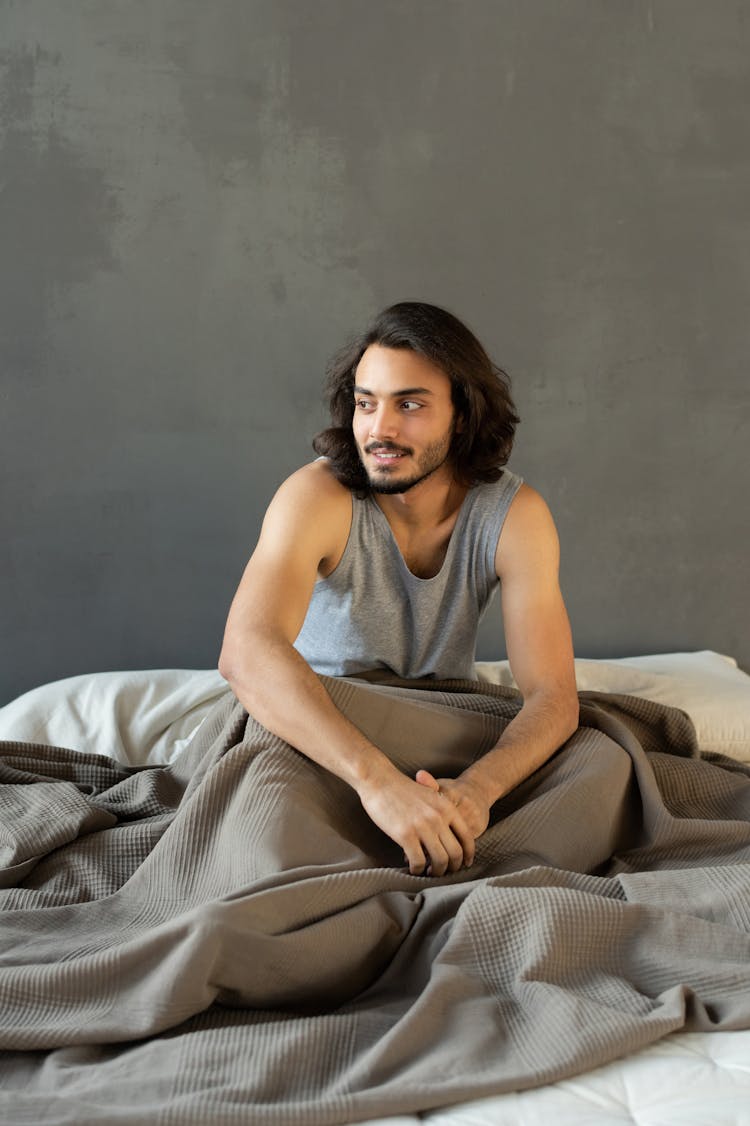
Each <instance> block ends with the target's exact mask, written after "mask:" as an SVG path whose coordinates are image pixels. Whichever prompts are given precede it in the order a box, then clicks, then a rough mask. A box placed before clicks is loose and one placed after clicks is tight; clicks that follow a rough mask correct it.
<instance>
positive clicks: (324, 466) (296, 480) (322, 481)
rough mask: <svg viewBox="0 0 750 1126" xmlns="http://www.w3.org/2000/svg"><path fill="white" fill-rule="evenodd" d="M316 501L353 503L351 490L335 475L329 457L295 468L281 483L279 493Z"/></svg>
mask: <svg viewBox="0 0 750 1126" xmlns="http://www.w3.org/2000/svg"><path fill="white" fill-rule="evenodd" d="M281 493H284V494H286V495H288V496H289V497H290V498H297V497H299V498H302V499H305V500H310V501H316V502H317V503H318V504H321V505H328V504H333V505H336V504H338V505H344V504H351V497H352V494H351V490H350V489H348V488H347V487H346V485H342V484H341V482H340V481H339V480H337V478H336V477H335V476H334V473H333V470H332V469H331V465H330V462H329V461H328V458H324V457H320V458H317V459H316V460H315V461H311V462H308V464H307V465H303V466H301V468H300V469H297V470H295V472H294V473H292V474H291V476H289V477H287V479H286V481H284V483H283V484H282V485H281V488H280V489H279V493H278V494H277V495H279V494H281Z"/></svg>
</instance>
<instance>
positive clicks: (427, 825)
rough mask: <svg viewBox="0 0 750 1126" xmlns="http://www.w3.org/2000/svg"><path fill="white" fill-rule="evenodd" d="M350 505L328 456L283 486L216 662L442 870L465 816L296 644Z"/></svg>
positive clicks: (458, 845)
mask: <svg viewBox="0 0 750 1126" xmlns="http://www.w3.org/2000/svg"><path fill="white" fill-rule="evenodd" d="M350 513H351V494H350V493H349V491H348V490H346V489H344V488H343V486H341V485H340V484H339V483H338V482H337V481H336V480H335V479H334V478H333V477H332V476H331V474H330V471H329V470H328V468H327V467H326V465H325V463H322V462H316V463H313V464H312V465H309V466H305V467H304V468H303V469H301V470H299V471H298V472H297V473H295V474H294V475H293V476H292V477H290V478H289V479H288V480H287V481H286V482H285V483H284V484H283V485H282V486H281V488H280V489H279V491H278V493H277V494H276V496H275V497H274V499H273V501H272V502H271V505H270V506H269V508H268V511H267V513H266V517H265V520H264V522H263V528H262V530H261V535H260V539H259V541H258V545H257V547H256V549H255V551H254V552H253V555H252V557H251V559H250V561H249V563H248V565H247V567H246V569H245V573H244V575H243V577H242V581H241V582H240V585H239V588H238V590H237V593H236V595H235V597H234V600H233V602H232V606H231V609H230V612H229V618H228V620H227V626H226V631H225V635H224V644H223V646H222V651H221V656H220V658H219V670H220V672H221V674H222V676H223V677H224V678H225V679H226V680H227V681H228V683H229V685H230V687H231V688H232V690H233V692H234V693H235V695H236V696H237V698H238V700H239V701H240V702H241V703H242V704H243V705H244V707H245V708H246V709H247V711H248V712H249V713H250V714H251V715H253V716H254V717H255V718H256V719H257V720H258V721H259V722H260V723H262V724H263V726H264V727H267V728H268V730H269V731H272V732H273V733H274V734H275V735H278V736H280V738H282V739H284V740H285V741H286V742H288V743H290V744H291V745H292V746H293V747H295V748H296V749H297V750H299V751H300V752H301V753H302V754H304V755H306V756H307V757H308V758H311V759H313V760H314V761H315V762H317V763H319V764H320V765H321V766H323V767H325V768H326V769H327V770H330V771H332V772H333V773H334V774H336V775H337V776H338V777H339V778H342V779H343V780H344V781H345V782H347V783H348V784H349V785H350V786H352V787H353V788H354V789H355V790H356V791H357V793H358V794H359V797H360V800H361V802H362V805H363V807H364V809H365V810H366V812H367V813H368V815H369V816H370V818H371V819H372V820H373V821H374V822H375V824H377V825H378V826H379V827H380V828H381V829H382V830H383V831H384V832H385V833H386V834H387V835H388V836H389V837H391V839H392V840H394V841H396V842H397V843H398V844H399V845H400V846H401V847H402V848H403V850H404V854H405V856H406V858H407V860H408V863H409V867H410V869H411V871H412V872H415V873H417V872H422V871H423V870H424V869H425V866H427V865H429V866H430V868H431V870H432V872H433V874H435V875H442V874H443V873H444V872H445V871H446V870H447V869H450V870H451V871H455V870H456V869H457V868H459V867H460V866H461V864H463V863H466V864H470V863H471V861H472V860H473V854H474V839H473V836H472V834H471V832H470V831H469V829H468V827H467V825H466V823H465V821H464V820H463V818H462V817H461V815H460V814H459V813H458V811H457V810H456V808H455V807H454V806H453V804H452V803H451V802H450V801H448V800H447V799H446V798H445V797H443V796H442V795H440V794H437V793H435V792H433V791H431V790H429V789H427V788H426V787H424V786H420V785H419V784H418V783H417V782H416V781H412V780H411V779H409V778H407V776H406V775H404V774H402V773H401V771H399V770H398V769H397V768H396V767H395V766H394V765H393V763H391V761H390V760H389V759H388V758H387V756H386V755H384V754H383V753H382V751H380V750H379V749H378V748H377V747H376V746H375V745H374V744H373V743H371V742H370V741H369V740H368V739H367V738H366V737H365V736H364V735H363V733H362V732H361V731H359V729H358V728H356V727H355V726H354V725H353V724H352V723H350V721H349V720H348V719H346V717H345V716H344V715H342V713H341V712H340V711H339V710H338V708H337V707H336V706H335V705H334V703H333V701H332V700H331V698H330V696H329V695H328V693H327V692H326V690H325V688H324V686H323V684H322V682H321V681H320V679H319V678H318V677H317V675H316V674H315V673H314V672H313V670H312V669H311V668H310V666H309V665H308V664H307V662H306V661H305V660H304V658H303V657H302V656H301V654H300V653H299V652H298V651H297V650H296V649H295V648H294V641H295V640H296V637H297V634H298V633H299V631H300V629H301V628H302V623H303V622H304V619H305V615H306V613H307V609H308V606H309V604H310V599H311V597H312V591H313V586H314V584H315V581H316V579H317V577H318V572H319V569H320V567H321V565H322V564H323V563H324V561H325V560H326V559H328V558H330V557H332V556H337V555H338V554H339V553H340V550H341V549H342V547H343V543H345V542H346V535H347V533H348V528H349V521H350ZM342 528H343V529H344V531H343V540H342ZM339 545H341V546H339Z"/></svg>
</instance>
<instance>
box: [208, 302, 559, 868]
mask: <svg viewBox="0 0 750 1126" xmlns="http://www.w3.org/2000/svg"><path fill="white" fill-rule="evenodd" d="M329 392H330V405H331V412H332V420H333V422H334V426H333V427H332V428H331V429H329V430H327V431H324V432H323V433H322V434H320V435H318V437H317V438H316V440H315V442H314V443H313V444H314V448H315V449H316V452H318V453H320V454H323V455H325V456H324V457H322V458H319V460H317V461H315V462H313V463H312V464H309V465H306V466H304V467H303V468H302V469H300V470H298V471H297V472H296V473H294V474H293V475H292V476H291V477H290V478H289V479H288V480H287V481H285V482H284V484H283V485H282V486H281V488H280V489H279V491H278V492H277V494H276V496H275V497H274V499H273V501H272V502H271V504H270V506H269V508H268V511H267V513H266V516H265V519H264V522H263V527H262V531H261V535H260V539H259V541H258V545H257V547H256V549H255V551H254V553H253V555H252V558H251V559H250V561H249V563H248V565H247V568H246V570H245V573H244V575H243V578H242V581H241V583H240V586H239V589H238V591H237V594H236V596H235V598H234V601H233V603H232V607H231V610H230V613H229V619H228V622H227V628H226V633H225V638H224V645H223V648H222V653H221V657H220V661H219V668H220V671H221V673H222V675H223V676H224V677H225V678H226V680H227V681H228V682H229V684H230V686H231V687H232V689H233V691H234V693H235V695H236V696H237V698H238V699H239V700H240V701H241V702H242V704H243V705H244V706H245V707H246V708H247V710H248V711H249V712H250V713H251V714H252V715H253V716H254V717H255V718H256V719H257V720H258V721H259V722H260V723H262V724H263V725H264V726H265V727H267V728H268V729H269V730H270V731H272V732H274V733H275V734H276V735H278V736H280V737H281V738H283V739H284V740H286V741H287V742H288V743H290V744H291V745H292V746H294V747H295V748H297V749H298V750H299V751H300V752H301V753H302V754H304V755H306V756H308V757H309V758H311V759H313V760H314V761H315V762H317V763H319V764H320V765H321V766H323V767H325V768H326V769H327V770H330V771H332V772H333V773H334V774H336V775H338V776H339V777H340V778H342V779H344V780H345V781H346V782H347V783H349V784H350V785H351V786H352V787H354V789H355V790H356V791H357V793H358V795H359V798H360V801H361V803H362V806H363V807H364V809H365V811H366V812H367V814H368V815H369V817H370V818H371V819H372V821H374V822H375V824H376V825H378V826H379V828H380V829H382V830H383V832H385V833H386V834H387V835H388V836H389V837H390V838H391V839H392V840H393V841H395V842H397V844H399V845H400V846H401V848H402V849H403V851H404V856H405V860H406V861H407V862H408V865H409V868H410V871H411V872H412V873H415V874H417V873H422V872H426V873H427V874H428V875H435V876H440V875H444V874H445V873H446V872H447V871H451V872H454V871H456V870H458V869H459V868H460V867H461V866H462V865H466V866H469V865H471V863H472V861H473V857H474V847H475V844H474V842H475V840H476V838H477V837H479V836H480V835H481V834H482V833H483V832H484V830H485V829H486V828H487V825H488V822H489V816H490V809H491V806H492V805H493V803H494V802H495V801H497V800H498V799H499V798H500V797H502V796H503V795H504V794H506V793H508V791H509V790H511V789H513V788H514V787H515V786H517V785H518V784H519V783H520V782H521V781H523V780H524V779H525V778H527V777H528V776H529V775H530V774H532V773H533V771H535V770H536V769H537V768H538V767H540V766H541V765H542V764H543V763H544V762H546V760H547V759H548V758H549V757H550V756H551V755H552V754H553V753H554V751H555V750H557V749H558V748H559V747H560V746H561V745H562V744H563V743H564V742H565V740H566V739H568V738H569V736H570V735H571V734H572V733H573V731H574V730H575V729H576V726H577V723H578V698H577V695H576V685H575V676H574V667H573V650H572V641H571V635H570V627H569V624H568V618H567V614H566V611H565V606H564V604H563V600H562V595H561V593H560V588H559V583H558V565H559V546H558V539H557V534H556V531H555V526H554V523H553V521H552V517H551V515H550V513H549V510H548V508H547V505H546V504H545V502H544V501H543V499H542V498H541V496H540V495H539V494H538V493H537V492H535V491H534V490H533V489H532V488H530V487H529V486H528V485H526V484H523V483H522V482H521V480H520V478H518V477H516V476H515V475H514V474H512V473H510V472H509V471H508V470H507V469H504V468H503V467H504V465H505V463H506V462H507V459H508V456H509V453H510V449H511V446H512V440H513V434H514V430H515V424H516V423H517V422H518V418H517V416H516V414H515V411H514V409H513V404H512V402H511V399H510V394H509V391H508V385H507V379H506V377H504V375H503V373H502V372H500V371H499V369H497V368H495V367H494V365H493V364H492V362H491V361H490V359H489V357H488V356H487V354H486V352H485V351H484V349H483V348H482V346H481V344H480V343H479V342H478V341H477V340H476V338H475V337H474V336H473V334H472V333H471V332H470V331H469V330H468V329H467V328H466V326H465V325H463V324H462V323H461V322H460V321H459V320H457V319H456V318H455V317H454V316H452V315H451V314H450V313H447V312H446V311H444V310H442V309H439V308H437V307H435V306H432V305H425V304H421V303H417V302H404V303H401V304H398V305H394V306H392V307H391V308H389V309H386V310H385V311H384V312H383V313H382V314H381V315H380V316H379V317H378V318H377V319H376V320H375V322H374V323H373V325H372V326H371V327H370V328H369V329H368V331H366V332H365V333H364V334H363V335H362V336H361V337H360V338H359V339H358V340H356V341H355V342H354V343H353V344H352V345H351V346H350V347H349V348H348V349H346V350H345V352H344V353H342V354H341V355H340V356H339V357H338V359H337V361H336V362H334V364H333V366H332V369H331V371H330V377H329ZM498 582H499V583H500V586H501V597H502V611H503V619H504V627H505V638H506V645H507V650H508V658H509V661H510V665H511V668H512V670H513V673H514V676H515V679H516V682H517V684H518V687H519V690H520V692H521V695H522V698H523V706H522V708H521V710H520V711H519V713H518V714H517V716H516V717H515V718H514V719H513V720H512V722H511V723H509V724H508V726H507V727H506V729H505V731H504V732H503V734H502V735H501V737H500V739H499V740H498V742H497V744H496V746H495V747H494V748H493V749H492V750H490V751H489V752H488V753H487V754H485V755H484V756H483V757H481V758H480V759H479V760H478V761H476V762H475V763H473V764H472V765H470V766H468V767H467V768H466V769H465V770H464V771H463V772H462V773H461V775H460V776H459V777H458V778H455V779H447V778H441V779H436V778H435V777H434V776H433V775H432V774H430V773H429V772H428V771H426V770H421V771H419V772H418V773H417V775H416V778H414V779H411V778H409V777H407V776H406V775H405V774H403V773H402V772H401V771H399V770H398V769H397V768H396V767H395V766H394V765H393V763H392V762H391V761H390V760H389V759H388V758H387V757H386V756H385V755H384V754H383V753H382V752H381V751H380V750H379V749H378V748H377V747H376V746H375V745H374V744H373V743H372V742H370V741H369V740H368V739H367V738H365V736H364V735H363V734H362V732H360V731H359V730H358V729H357V728H356V727H355V726H354V725H353V724H351V723H350V722H349V720H348V719H346V718H345V717H344V716H343V715H342V714H341V712H340V711H339V710H338V709H337V708H336V707H335V705H334V704H333V702H332V701H331V698H330V697H329V695H328V693H327V692H326V689H325V687H324V685H323V683H322V682H321V680H320V679H319V677H318V675H316V674H318V673H320V674H327V675H357V674H359V673H363V672H366V671H367V670H369V669H373V668H380V669H390V670H391V671H392V672H394V673H395V674H396V675H398V676H402V677H419V676H425V675H435V676H439V677H440V678H443V677H466V676H472V671H471V670H472V669H473V660H474V646H475V642H476V627H477V623H478V620H479V617H480V614H481V611H482V610H483V609H484V607H485V606H486V604H487V602H488V600H489V597H490V595H491V593H492V587H493V586H494V585H497V583H498Z"/></svg>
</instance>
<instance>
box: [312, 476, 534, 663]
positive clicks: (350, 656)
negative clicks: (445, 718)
mask: <svg viewBox="0 0 750 1126" xmlns="http://www.w3.org/2000/svg"><path fill="white" fill-rule="evenodd" d="M521 484H522V478H521V477H519V476H517V475H516V474H515V473H511V472H510V470H508V469H504V470H503V473H502V476H501V477H500V480H499V481H495V482H493V483H491V484H482V485H476V486H475V487H474V488H472V489H469V491H468V492H467V494H466V496H465V497H464V500H463V502H462V504H461V508H460V509H459V512H458V516H457V518H456V523H455V525H454V527H453V531H452V533H451V536H450V540H449V543H448V549H447V552H446V555H445V559H444V560H443V565H442V567H441V568H440V570H439V571H438V573H437V574H436V575H435V576H434V577H433V578H430V579H420V578H418V577H417V576H416V575H414V574H413V573H412V572H411V571H410V570H409V568H408V567H407V565H406V562H405V561H404V557H403V555H402V554H401V550H400V548H399V546H398V544H397V543H396V539H395V537H394V535H393V532H392V531H391V527H390V524H389V523H388V520H387V519H386V516H385V514H384V512H383V511H382V509H381V508H380V507H379V505H378V504H377V503H376V501H375V500H373V498H372V497H371V496H368V497H366V498H364V499H359V498H357V497H355V496H352V523H351V528H350V531H349V538H348V540H347V543H346V547H345V549H344V554H343V555H342V557H341V559H340V561H339V564H338V566H337V567H336V568H335V569H334V570H333V571H332V572H331V574H330V575H328V576H327V578H325V579H318V581H317V582H316V584H315V587H314V588H313V594H312V599H311V601H310V606H309V608H308V611H307V615H306V617H305V620H304V622H303V625H302V629H301V630H300V633H299V635H298V637H297V640H296V641H295V643H294V644H295V648H296V649H297V650H298V651H299V652H300V653H301V655H302V656H303V657H304V658H305V660H306V661H307V662H308V664H309V665H311V666H312V668H313V669H314V670H315V672H317V673H320V674H322V675H324V676H355V675H357V674H358V673H363V672H369V671H370V670H372V669H387V670H390V671H391V672H393V673H395V674H396V675H397V676H401V677H406V678H418V677H425V676H431V677H436V678H438V679H443V678H452V677H458V678H461V679H470V680H473V679H476V676H475V672H474V654H475V648H476V640H477V630H478V627H479V622H480V620H481V617H482V615H483V614H484V611H485V610H486V609H487V606H488V605H489V602H490V599H491V597H492V595H493V593H494V591H495V588H496V587H497V586H498V578H497V575H496V574H495V551H496V548H497V542H498V539H499V538H500V532H501V531H502V527H503V523H504V521H505V517H506V515H507V513H508V509H509V508H510V504H511V501H512V500H513V497H514V496H515V495H516V493H517V491H518V489H519V488H520V486H521Z"/></svg>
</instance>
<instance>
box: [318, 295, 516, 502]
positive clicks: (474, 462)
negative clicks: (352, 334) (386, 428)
mask: <svg viewBox="0 0 750 1126" xmlns="http://www.w3.org/2000/svg"><path fill="white" fill-rule="evenodd" d="M371 344H380V345H381V346H382V347H384V348H409V349H411V351H412V352H418V353H419V355H421V356H424V357H425V358H426V359H428V360H430V361H431V362H432V363H433V364H435V366H436V367H438V368H440V369H441V371H444V372H445V374H446V375H447V376H448V378H449V379H450V381H451V398H452V401H453V406H454V408H455V410H456V417H457V419H461V420H462V423H463V425H462V426H461V427H460V428H459V429H457V430H456V432H455V433H454V436H453V442H452V445H451V459H452V462H453V467H454V472H455V473H456V476H457V477H458V478H459V479H460V480H461V481H462V482H463V483H464V484H466V485H469V486H471V485H476V484H479V483H480V482H483V481H497V480H498V478H499V477H500V475H501V473H502V471H503V466H504V465H505V464H506V463H507V461H508V458H509V457H510V452H511V449H512V447H513V437H514V434H515V430H516V425H517V424H518V422H519V421H520V419H519V417H518V415H517V414H516V409H515V406H514V404H513V400H512V398H511V394H510V377H509V376H508V375H507V374H506V373H505V372H504V371H503V370H502V369H501V368H499V367H497V365H496V364H494V363H493V362H492V360H491V359H490V358H489V356H488V355H487V353H486V352H485V350H484V348H483V347H482V345H481V344H480V343H479V341H478V340H477V338H476V337H475V336H474V334H473V333H472V332H471V331H470V330H469V329H468V328H467V327H466V325H465V324H462V322H461V321H460V320H459V319H458V318H457V317H454V316H453V314H452V313H449V312H447V311H446V310H445V309H440V308H438V306H437V305H425V304H424V303H422V302H420V301H401V302H399V304H397V305H391V306H390V307H389V308H388V309H384V310H383V312H382V313H380V315H379V316H378V317H376V319H375V320H374V321H373V323H372V324H371V325H370V327H369V328H368V329H367V330H366V331H365V332H364V333H362V335H361V336H358V337H357V338H356V339H355V340H353V341H351V343H349V344H348V345H347V346H346V347H345V348H343V349H342V351H340V352H339V353H337V355H335V356H334V357H333V359H332V360H331V362H330V364H329V365H328V369H327V372H326V375H327V379H326V394H327V397H328V406H329V409H330V412H331V426H330V427H328V429H326V430H322V431H321V432H320V434H316V436H315V438H314V439H313V449H314V450H315V452H316V453H317V454H319V455H321V456H324V457H327V458H329V460H330V462H331V468H332V470H333V473H334V475H335V476H336V477H337V478H338V480H339V481H340V482H341V483H342V484H343V485H346V486H347V488H350V489H352V490H353V491H354V492H355V493H357V494H358V495H360V496H364V495H366V494H367V493H369V491H370V486H369V483H368V480H367V474H366V473H365V469H364V467H363V465H362V462H361V461H360V457H359V453H358V452H357V446H356V443H355V441H354V434H353V432H352V420H353V418H354V378H355V373H356V370H357V365H358V364H359V361H360V360H361V359H362V356H363V355H364V353H365V351H366V350H367V349H368V348H369V347H370V345H371Z"/></svg>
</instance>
